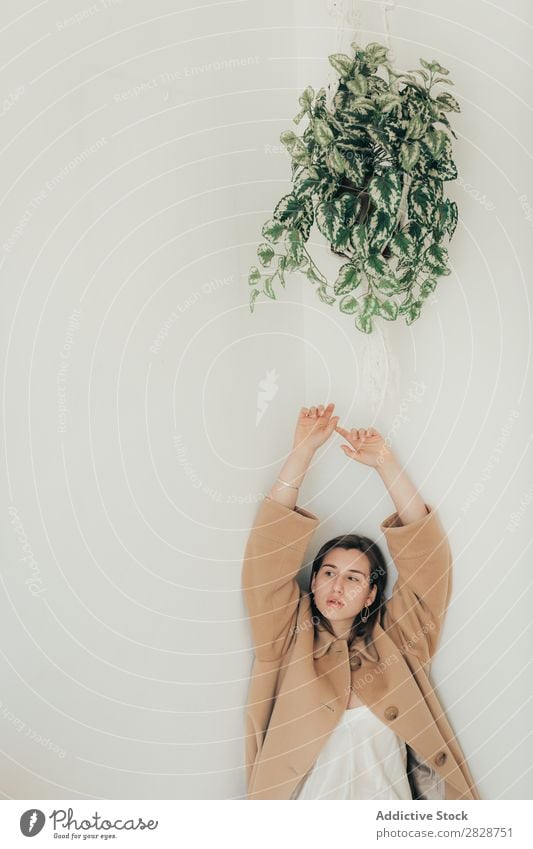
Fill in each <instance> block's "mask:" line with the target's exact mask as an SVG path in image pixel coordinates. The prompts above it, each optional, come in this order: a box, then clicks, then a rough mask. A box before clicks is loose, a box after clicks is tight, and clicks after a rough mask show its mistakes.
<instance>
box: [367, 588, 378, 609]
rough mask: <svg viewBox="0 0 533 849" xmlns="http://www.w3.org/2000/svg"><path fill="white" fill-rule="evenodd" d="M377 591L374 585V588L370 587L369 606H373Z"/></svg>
mask: <svg viewBox="0 0 533 849" xmlns="http://www.w3.org/2000/svg"><path fill="white" fill-rule="evenodd" d="M377 591H378V588H377V586H376V585H375V584H374V586H373V587H372V590H371V592H370V599H371V601H370V604H374V602H375V600H376V594H377ZM370 604H369V605H368V607H370Z"/></svg>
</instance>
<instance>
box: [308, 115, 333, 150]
mask: <svg viewBox="0 0 533 849" xmlns="http://www.w3.org/2000/svg"><path fill="white" fill-rule="evenodd" d="M312 130H313V136H314V137H315V139H316V141H317V142H318V144H319V145H320V146H321V147H327V146H328V145H330V144H331V142H332V141H333V140H334V138H335V136H334V135H333V133H332V132H331V129H330V128H329V126H328V124H327V123H326V121H322V120H321V119H320V118H315V119H314V121H313V123H312Z"/></svg>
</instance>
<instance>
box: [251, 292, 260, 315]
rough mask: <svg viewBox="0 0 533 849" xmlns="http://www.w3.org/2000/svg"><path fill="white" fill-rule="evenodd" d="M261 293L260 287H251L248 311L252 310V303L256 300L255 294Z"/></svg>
mask: <svg viewBox="0 0 533 849" xmlns="http://www.w3.org/2000/svg"><path fill="white" fill-rule="evenodd" d="M260 294H261V290H260V289H252V291H251V292H250V312H253V311H254V304H255V302H256V300H257V296H258V295H260Z"/></svg>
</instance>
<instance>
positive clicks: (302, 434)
mask: <svg viewBox="0 0 533 849" xmlns="http://www.w3.org/2000/svg"><path fill="white" fill-rule="evenodd" d="M333 409H334V404H328V405H327V407H324V406H323V405H320V406H318V407H311V408H309V409H307V408H303V409H302V410H301V411H300V413H299V415H298V420H297V424H296V430H295V434H294V441H293V445H292V449H291V451H290V454H289V456H288V458H287V459H286V461H285V462H284V464H283V466H282V468H281V471H280V475H279V477H278V478H277V479H276V481H275V482H274V484H273V485H272V488H271V490H270V493H269V495H267V496H265V498H264V500H263V501H262V502H261V504H260V505H259V509H258V511H257V514H256V517H255V521H254V525H253V527H252V530H251V532H250V535H249V538H248V541H247V545H246V550H245V553H244V563H243V571H242V583H243V592H244V598H245V603H246V607H247V611H248V615H249V619H250V625H251V630H252V636H253V641H254V648H255V659H254V664H253V669H252V675H251V683H250V689H249V695H248V705H247V711H246V779H247V798H248V799H479V798H480V796H479V794H478V791H477V789H476V787H475V784H474V781H473V778H472V775H471V774H470V771H469V768H468V765H467V764H466V762H465V759H464V756H463V753H462V751H461V749H460V746H459V744H458V742H457V740H456V738H455V736H454V733H453V731H452V728H451V726H450V724H449V722H448V720H447V718H446V716H445V713H444V711H443V709H442V707H441V705H440V704H439V701H438V699H437V696H436V694H435V692H434V690H433V687H432V685H431V683H430V681H429V677H428V676H429V664H430V660H431V658H432V656H433V654H434V653H435V650H436V648H437V644H438V639H439V634H440V631H441V626H442V620H443V616H444V613H445V610H446V607H447V604H448V601H449V596H450V590H451V554H450V548H449V545H448V543H447V540H446V535H445V533H444V531H443V529H442V526H441V524H440V520H439V518H438V515H437V513H436V510H435V508H434V507H433V506H431V505H429V504H427V503H426V502H424V500H423V499H422V497H421V496H420V494H419V493H418V492H417V490H416V488H415V487H414V486H413V484H412V483H411V481H410V480H409V478H408V476H407V474H406V473H405V471H404V470H403V469H402V467H401V465H400V463H399V462H398V460H397V458H396V457H395V455H394V453H393V452H392V451H391V449H390V448H389V447H388V446H387V444H386V442H385V440H384V439H383V437H382V436H381V435H380V434H379V433H378V432H377V431H376V430H375V429H374V428H367V429H364V428H363V429H356V428H354V429H352V430H350V431H348V430H345V429H344V428H343V427H341V426H340V425H339V416H333V415H332V413H333ZM334 431H336V432H337V433H339V434H341V436H343V437H344V439H345V440H346V443H348V444H343V445H341V446H340V447H341V449H342V450H343V451H344V454H345V455H346V457H347V458H348V459H350V460H354V461H355V462H357V463H362V464H363V465H366V466H370V467H372V468H374V469H375V470H376V473H377V474H378V475H379V476H380V478H381V480H382V481H383V483H384V485H385V487H386V489H387V490H388V492H389V495H390V497H391V499H392V501H393V503H394V506H395V508H396V511H395V512H394V513H392V514H391V515H390V516H388V517H387V518H386V519H384V521H383V522H382V523H381V531H382V533H383V534H384V536H385V540H386V542H387V546H388V549H389V553H390V555H391V558H392V560H393V562H394V564H395V567H396V569H397V572H398V577H397V580H396V582H395V584H394V587H393V590H392V593H391V595H390V598H388V599H386V598H385V595H384V591H385V587H386V581H387V568H386V562H385V559H384V557H383V554H382V553H381V551H380V549H379V547H378V545H377V544H376V543H375V542H373V541H372V540H371V539H369V538H368V537H365V536H360V535H358V534H354V533H349V534H345V535H341V536H337V537H334V538H333V539H332V540H329V541H328V542H326V543H324V545H322V547H321V548H320V550H319V551H318V553H317V554H316V556H315V558H314V561H313V564H312V569H311V579H310V582H309V591H308V593H303V592H302V591H301V590H300V587H299V585H298V583H297V581H296V576H297V574H298V572H299V571H300V568H301V566H302V564H303V562H304V558H305V553H306V548H307V545H308V543H309V541H310V538H311V536H312V534H313V532H314V530H315V529H316V527H317V526H318V525H319V523H320V520H319V519H318V517H317V516H315V515H314V514H312V513H310V512H308V511H307V510H304V509H303V508H301V507H297V506H296V501H297V496H298V492H299V488H300V486H301V483H302V481H303V479H304V475H305V473H306V471H307V469H308V467H309V465H310V463H311V461H312V459H313V457H314V454H315V452H316V451H317V449H318V448H320V447H321V446H322V445H323V444H324V443H325V442H326V440H328V439H329V438H330V437H331V435H332V434H333V432H334Z"/></svg>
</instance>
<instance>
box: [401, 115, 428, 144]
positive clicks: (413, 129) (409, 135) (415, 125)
mask: <svg viewBox="0 0 533 849" xmlns="http://www.w3.org/2000/svg"><path fill="white" fill-rule="evenodd" d="M425 131H426V125H425V122H424V121H422V119H421V117H420V115H413V117H412V118H411V120H410V121H409V125H408V127H407V132H406V133H405V138H406V139H419V138H420V137H421V136H423V135H424V133H425Z"/></svg>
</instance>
